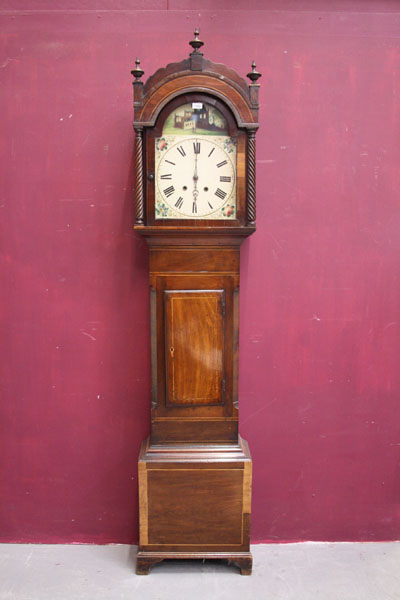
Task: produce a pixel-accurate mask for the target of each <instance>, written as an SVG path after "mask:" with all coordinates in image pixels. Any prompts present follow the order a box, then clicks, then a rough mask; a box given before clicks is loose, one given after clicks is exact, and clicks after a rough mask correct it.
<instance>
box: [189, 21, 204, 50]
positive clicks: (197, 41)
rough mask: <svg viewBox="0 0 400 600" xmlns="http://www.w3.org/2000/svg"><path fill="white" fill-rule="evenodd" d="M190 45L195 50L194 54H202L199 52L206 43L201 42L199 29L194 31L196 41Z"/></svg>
mask: <svg viewBox="0 0 400 600" xmlns="http://www.w3.org/2000/svg"><path fill="white" fill-rule="evenodd" d="M189 44H190V45H191V46H192V48H193V50H194V52H193V54H201V52H199V48H201V47H202V46H204V42H202V41H201V40H199V30H198V29H197V27H196V29H195V30H194V40H192V41H191V42H189Z"/></svg>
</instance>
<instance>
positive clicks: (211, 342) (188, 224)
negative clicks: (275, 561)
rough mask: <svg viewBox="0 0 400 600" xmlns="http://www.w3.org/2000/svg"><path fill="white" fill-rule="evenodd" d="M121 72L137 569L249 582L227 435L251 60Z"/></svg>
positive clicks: (238, 469)
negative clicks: (145, 404)
mask: <svg viewBox="0 0 400 600" xmlns="http://www.w3.org/2000/svg"><path fill="white" fill-rule="evenodd" d="M198 35H199V34H198V31H197V30H196V31H195V39H194V40H192V41H191V42H190V45H191V46H192V52H191V53H190V55H189V58H187V59H185V60H183V61H182V62H179V63H173V64H169V65H168V66H167V67H165V68H161V69H159V70H158V71H156V73H155V74H154V75H152V76H151V77H149V78H148V79H147V81H146V83H145V84H143V82H142V81H141V77H142V75H143V71H142V69H141V68H140V63H139V60H136V67H135V69H133V71H132V74H133V76H134V77H135V79H134V82H133V86H134V129H135V133H136V141H135V171H136V173H135V174H136V189H135V192H136V223H135V230H136V232H137V233H139V234H140V235H142V236H144V237H145V239H146V241H147V243H148V245H149V247H150V307H151V370H152V408H151V435H150V437H149V438H148V439H147V440H145V441H144V442H143V444H142V447H141V452H140V457H139V513H140V514H139V520H140V545H139V551H138V556H137V573H138V574H147V573H148V572H149V570H150V568H151V566H152V565H153V564H154V563H156V562H159V561H161V560H163V559H166V558H175V559H176V558H219V559H221V558H223V559H227V560H228V561H230V562H232V563H236V564H237V565H238V566H239V567H240V569H241V573H242V574H244V575H248V574H250V573H251V568H252V557H251V553H250V546H249V540H250V537H249V536H250V512H251V471H252V462H251V456H250V452H249V448H248V445H247V443H246V442H245V441H244V440H243V439H242V438H241V437H240V436H239V434H238V337H239V253H240V245H241V243H242V241H243V240H244V239H245V238H246V237H247V236H249V235H251V234H252V233H253V232H254V231H255V207H256V197H255V132H256V130H257V128H258V123H257V121H258V91H259V85H258V84H257V79H258V78H259V77H260V74H259V73H257V71H256V67H255V64H254V63H253V68H252V70H251V72H250V73H249V74H248V77H249V78H250V84H249V85H248V84H247V83H246V82H245V81H244V80H243V79H242V78H241V77H240V76H239V75H238V74H237V73H236V72H235V71H233V70H232V69H229V68H228V67H226V66H225V65H223V64H215V63H212V62H211V61H209V60H206V59H205V58H204V57H203V54H202V53H201V52H200V48H201V46H202V45H203V42H201V41H200V40H199V38H198Z"/></svg>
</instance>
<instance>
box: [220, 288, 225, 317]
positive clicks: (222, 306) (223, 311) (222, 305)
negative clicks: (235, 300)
mask: <svg viewBox="0 0 400 600" xmlns="http://www.w3.org/2000/svg"><path fill="white" fill-rule="evenodd" d="M221 308H222V317H223V318H225V293H224V294H222V297H221Z"/></svg>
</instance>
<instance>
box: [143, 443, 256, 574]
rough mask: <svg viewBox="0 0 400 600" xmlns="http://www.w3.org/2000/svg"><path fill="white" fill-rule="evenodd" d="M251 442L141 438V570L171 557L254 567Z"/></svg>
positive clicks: (245, 568)
mask: <svg viewBox="0 0 400 600" xmlns="http://www.w3.org/2000/svg"><path fill="white" fill-rule="evenodd" d="M251 470H252V462H251V456H250V452H249V449H248V445H247V443H246V442H245V441H244V440H242V439H241V438H239V441H238V443H237V444H187V443H186V444H183V443H180V444H163V445H152V444H150V441H149V440H146V441H145V442H143V444H142V448H141V452H140V456H139V512H140V515H139V516H140V546H139V552H138V558H137V573H138V574H147V573H148V572H149V570H150V568H151V567H152V565H153V564H155V563H157V562H160V561H162V560H164V559H167V558H173V559H193V558H201V559H205V558H207V559H210V558H212V559H225V560H228V561H229V562H232V563H235V564H237V565H238V566H239V567H240V569H241V573H242V574H243V575H249V574H250V573H251V565H252V556H251V554H250V547H249V544H250V512H251Z"/></svg>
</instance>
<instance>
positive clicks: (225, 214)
mask: <svg viewBox="0 0 400 600" xmlns="http://www.w3.org/2000/svg"><path fill="white" fill-rule="evenodd" d="M197 131H198V130H197ZM149 185H150V184H149ZM154 186H155V218H156V219H188V220H190V219H192V220H193V219H228V218H230V219H231V220H232V219H233V220H234V219H235V218H236V145H235V141H234V140H232V139H231V138H229V137H226V136H221V135H219V136H218V135H211V134H208V135H206V134H203V135H193V132H192V131H189V132H188V133H186V134H182V135H174V136H172V135H171V136H168V137H167V138H166V139H165V138H162V139H156V141H155V182H154Z"/></svg>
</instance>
